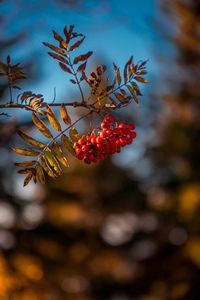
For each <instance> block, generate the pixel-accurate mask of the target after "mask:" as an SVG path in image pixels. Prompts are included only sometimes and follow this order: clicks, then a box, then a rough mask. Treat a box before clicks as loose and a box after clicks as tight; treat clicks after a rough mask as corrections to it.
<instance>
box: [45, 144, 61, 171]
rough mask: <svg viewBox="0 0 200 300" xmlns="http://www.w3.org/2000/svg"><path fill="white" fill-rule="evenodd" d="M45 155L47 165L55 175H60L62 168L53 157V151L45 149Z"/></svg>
mask: <svg viewBox="0 0 200 300" xmlns="http://www.w3.org/2000/svg"><path fill="white" fill-rule="evenodd" d="M45 157H46V159H47V161H48V163H49V165H50V166H51V168H52V169H53V171H54V173H55V174H56V175H57V176H58V175H61V174H62V170H61V168H60V165H59V163H58V161H57V159H56V158H55V156H54V155H53V153H52V152H51V151H50V149H49V150H46V151H45Z"/></svg>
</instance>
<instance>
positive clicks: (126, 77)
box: [124, 56, 133, 83]
mask: <svg viewBox="0 0 200 300" xmlns="http://www.w3.org/2000/svg"><path fill="white" fill-rule="evenodd" d="M132 60H133V56H131V57H130V58H129V60H128V61H127V63H126V64H125V66H124V82H125V83H126V82H127V80H128V67H129V66H130V64H131V62H132Z"/></svg>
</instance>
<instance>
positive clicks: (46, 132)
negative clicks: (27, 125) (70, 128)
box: [32, 112, 52, 138]
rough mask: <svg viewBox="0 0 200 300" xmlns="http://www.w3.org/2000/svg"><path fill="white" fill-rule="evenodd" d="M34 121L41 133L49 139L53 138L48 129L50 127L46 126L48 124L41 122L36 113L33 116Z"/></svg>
mask: <svg viewBox="0 0 200 300" xmlns="http://www.w3.org/2000/svg"><path fill="white" fill-rule="evenodd" d="M32 120H33V123H34V124H35V125H36V126H37V128H38V129H39V131H40V132H41V133H42V134H43V135H44V136H46V137H47V138H52V134H51V132H50V130H49V129H48V127H47V126H46V124H45V123H44V122H43V121H42V120H40V119H39V118H38V117H37V116H36V114H35V113H34V112H33V114H32Z"/></svg>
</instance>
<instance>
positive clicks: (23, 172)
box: [17, 168, 34, 174]
mask: <svg viewBox="0 0 200 300" xmlns="http://www.w3.org/2000/svg"><path fill="white" fill-rule="evenodd" d="M17 173H18V174H29V173H31V174H33V173H34V169H33V168H29V169H28V168H26V169H22V170H19V171H17Z"/></svg>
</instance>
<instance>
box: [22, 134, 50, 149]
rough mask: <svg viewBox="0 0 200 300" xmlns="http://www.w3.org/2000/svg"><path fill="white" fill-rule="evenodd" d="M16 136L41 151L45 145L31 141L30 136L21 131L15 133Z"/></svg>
mask: <svg viewBox="0 0 200 300" xmlns="http://www.w3.org/2000/svg"><path fill="white" fill-rule="evenodd" d="M17 133H18V135H19V136H20V137H21V138H22V139H23V140H24V141H25V142H26V143H28V144H30V145H32V146H35V147H38V148H41V149H43V148H44V147H45V146H46V145H45V144H43V143H41V142H39V141H37V140H35V139H33V138H32V137H31V136H29V135H27V134H25V133H23V132H22V131H20V130H18V131H17Z"/></svg>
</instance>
